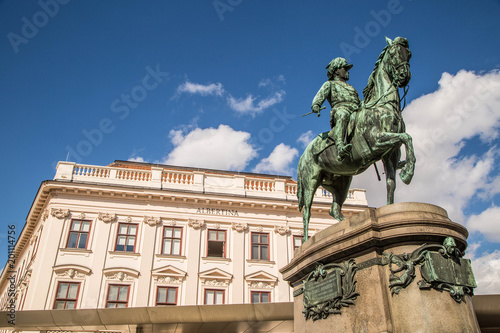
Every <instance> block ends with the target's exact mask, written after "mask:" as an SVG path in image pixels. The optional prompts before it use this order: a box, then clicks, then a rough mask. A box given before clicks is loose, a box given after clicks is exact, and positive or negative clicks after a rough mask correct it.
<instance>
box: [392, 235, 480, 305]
mask: <svg viewBox="0 0 500 333" xmlns="http://www.w3.org/2000/svg"><path fill="white" fill-rule="evenodd" d="M462 256H463V253H461V252H460V250H459V249H458V248H457V246H456V244H455V240H454V239H453V238H451V237H447V238H446V239H445V240H444V242H443V245H426V244H424V245H422V246H421V247H419V248H418V249H416V250H415V251H413V252H412V253H411V254H407V253H404V254H403V255H400V256H399V255H395V254H393V253H390V254H387V253H384V257H385V258H386V260H387V263H388V264H389V270H390V271H391V275H390V277H389V288H390V289H391V291H392V294H393V295H394V294H399V292H400V291H401V290H402V289H404V288H406V287H408V286H409V285H410V284H411V283H412V282H413V280H414V278H415V276H416V275H415V268H416V267H420V275H421V276H422V280H420V281H419V282H418V286H419V288H420V289H430V288H433V289H436V290H439V291H447V292H449V293H450V295H451V297H453V299H454V300H455V301H457V302H458V303H460V302H462V300H463V298H464V295H466V294H469V295H471V296H472V294H473V289H474V288H476V287H477V285H476V280H475V279H474V274H473V273H472V266H471V263H470V260H469V259H463V258H462ZM398 274H400V275H399V276H398Z"/></svg>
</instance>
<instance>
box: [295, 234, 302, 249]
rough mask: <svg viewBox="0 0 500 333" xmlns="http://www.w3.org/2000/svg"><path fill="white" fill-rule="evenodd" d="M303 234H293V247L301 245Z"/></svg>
mask: <svg viewBox="0 0 500 333" xmlns="http://www.w3.org/2000/svg"><path fill="white" fill-rule="evenodd" d="M303 238H304V236H293V249H294V250H297V249H298V248H299V247H300V246H301V245H302V239H303Z"/></svg>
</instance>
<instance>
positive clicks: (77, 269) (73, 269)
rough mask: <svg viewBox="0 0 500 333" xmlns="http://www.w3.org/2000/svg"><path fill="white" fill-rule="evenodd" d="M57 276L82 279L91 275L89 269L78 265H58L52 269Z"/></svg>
mask: <svg viewBox="0 0 500 333" xmlns="http://www.w3.org/2000/svg"><path fill="white" fill-rule="evenodd" d="M53 270H54V273H56V275H57V276H67V277H69V278H71V279H73V278H75V277H76V278H84V277H85V276H88V275H90V274H91V273H92V270H91V269H90V268H87V267H85V266H80V265H59V266H54V267H53Z"/></svg>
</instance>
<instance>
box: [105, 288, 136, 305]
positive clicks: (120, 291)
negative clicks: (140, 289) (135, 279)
mask: <svg viewBox="0 0 500 333" xmlns="http://www.w3.org/2000/svg"><path fill="white" fill-rule="evenodd" d="M129 290H130V286H128V285H120V284H110V285H109V289H108V298H107V300H106V307H107V308H126V307H127V305H128V293H129Z"/></svg>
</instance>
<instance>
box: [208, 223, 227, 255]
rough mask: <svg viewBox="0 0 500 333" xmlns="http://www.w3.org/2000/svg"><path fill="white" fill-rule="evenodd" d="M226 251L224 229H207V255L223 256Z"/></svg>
mask: <svg viewBox="0 0 500 333" xmlns="http://www.w3.org/2000/svg"><path fill="white" fill-rule="evenodd" d="M225 252H226V231H225V230H208V248H207V257H221V258H225Z"/></svg>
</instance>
